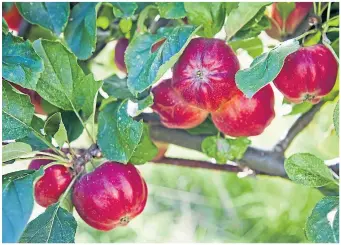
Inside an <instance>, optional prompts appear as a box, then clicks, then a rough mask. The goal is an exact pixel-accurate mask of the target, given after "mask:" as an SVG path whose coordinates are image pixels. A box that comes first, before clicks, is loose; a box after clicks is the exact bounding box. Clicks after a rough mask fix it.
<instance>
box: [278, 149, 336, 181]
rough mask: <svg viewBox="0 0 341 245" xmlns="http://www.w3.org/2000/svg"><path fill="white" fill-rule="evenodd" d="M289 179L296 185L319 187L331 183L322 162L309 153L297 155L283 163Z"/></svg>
mask: <svg viewBox="0 0 341 245" xmlns="http://www.w3.org/2000/svg"><path fill="white" fill-rule="evenodd" d="M284 168H285V171H286V172H287V174H288V176H289V178H290V179H291V180H292V181H294V182H295V183H297V184H301V185H307V186H311V187H319V186H324V185H327V184H329V183H331V182H333V180H334V179H333V176H332V173H331V172H330V170H329V168H328V167H327V166H326V165H325V164H324V162H323V161H322V160H321V159H319V158H317V157H316V156H314V155H312V154H309V153H297V154H294V155H292V156H290V157H289V158H288V159H286V160H285V162H284Z"/></svg>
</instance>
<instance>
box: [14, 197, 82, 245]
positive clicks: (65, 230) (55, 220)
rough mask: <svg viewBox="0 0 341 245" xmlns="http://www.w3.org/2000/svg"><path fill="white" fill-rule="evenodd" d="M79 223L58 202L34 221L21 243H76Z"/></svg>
mask: <svg viewBox="0 0 341 245" xmlns="http://www.w3.org/2000/svg"><path fill="white" fill-rule="evenodd" d="M76 229H77V222H76V220H75V218H74V217H73V216H72V214H71V213H69V212H68V211H66V210H65V209H64V208H62V207H60V203H59V202H57V203H55V204H53V205H50V206H49V207H48V208H47V209H46V210H45V212H44V213H42V214H41V215H39V216H38V217H37V218H35V219H34V220H32V221H31V222H30V223H29V224H28V226H27V227H26V229H25V232H24V234H23V235H22V236H21V238H20V242H21V243H74V242H75V235H76Z"/></svg>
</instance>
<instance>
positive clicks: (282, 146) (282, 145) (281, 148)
mask: <svg viewBox="0 0 341 245" xmlns="http://www.w3.org/2000/svg"><path fill="white" fill-rule="evenodd" d="M324 103H325V102H320V103H318V104H316V105H314V106H313V107H312V108H311V109H310V110H309V111H307V112H306V113H304V114H303V115H302V116H300V117H299V118H298V119H297V120H296V122H295V123H294V124H293V125H292V126H291V128H290V129H289V131H288V133H287V135H286V136H285V137H284V139H282V140H281V141H280V142H278V143H277V144H276V145H275V147H274V151H276V152H279V153H284V152H285V151H286V149H288V147H289V145H290V144H291V142H292V141H293V140H294V138H295V137H296V136H297V135H298V134H299V133H300V132H301V131H302V130H303V129H304V128H305V127H306V126H307V125H308V124H309V123H310V122H311V120H312V119H313V118H314V116H315V114H316V113H317V112H318V111H319V110H320V109H321V107H322V106H323V104H324Z"/></svg>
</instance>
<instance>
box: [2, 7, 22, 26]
mask: <svg viewBox="0 0 341 245" xmlns="http://www.w3.org/2000/svg"><path fill="white" fill-rule="evenodd" d="M2 17H3V18H4V19H5V20H6V22H7V25H8V27H9V29H11V30H14V31H17V32H18V31H19V29H20V23H21V20H22V17H21V15H20V13H19V11H18V9H17V7H16V6H15V4H14V3H13V6H12V7H11V9H10V10H9V11H7V12H5V13H2Z"/></svg>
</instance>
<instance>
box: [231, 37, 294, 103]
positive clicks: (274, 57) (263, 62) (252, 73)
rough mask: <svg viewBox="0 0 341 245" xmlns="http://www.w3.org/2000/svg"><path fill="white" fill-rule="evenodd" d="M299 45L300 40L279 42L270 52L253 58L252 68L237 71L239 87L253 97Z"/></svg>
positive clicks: (274, 75) (274, 76) (270, 79)
mask: <svg viewBox="0 0 341 245" xmlns="http://www.w3.org/2000/svg"><path fill="white" fill-rule="evenodd" d="M299 47H300V44H299V42H298V41H296V40H294V39H291V40H288V41H286V42H283V43H281V44H279V45H278V46H276V47H275V48H273V49H272V50H270V51H269V52H268V53H264V54H262V55H261V56H258V57H257V58H256V59H254V60H253V62H252V63H251V66H250V68H247V69H244V70H240V71H238V72H237V74H236V83H237V87H238V88H239V89H240V90H241V91H242V92H243V93H244V94H245V95H246V96H247V97H248V98H251V97H252V96H253V95H254V94H255V93H256V92H257V91H259V90H260V89H261V88H262V87H264V86H265V85H266V84H268V83H269V82H271V81H272V80H274V79H275V78H276V76H277V75H278V74H279V72H280V71H281V69H282V67H283V64H284V60H285V58H286V57H287V56H288V55H289V54H291V53H293V52H295V51H297V50H298V49H299Z"/></svg>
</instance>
